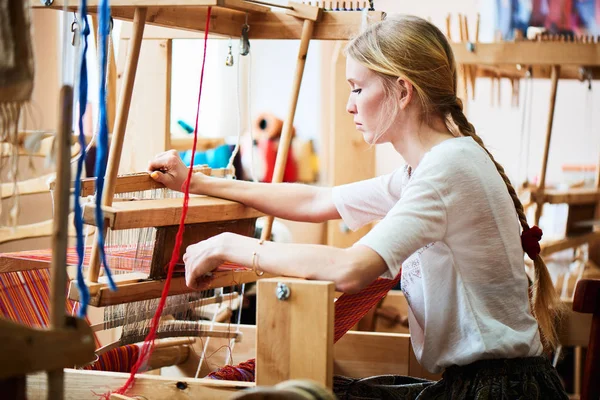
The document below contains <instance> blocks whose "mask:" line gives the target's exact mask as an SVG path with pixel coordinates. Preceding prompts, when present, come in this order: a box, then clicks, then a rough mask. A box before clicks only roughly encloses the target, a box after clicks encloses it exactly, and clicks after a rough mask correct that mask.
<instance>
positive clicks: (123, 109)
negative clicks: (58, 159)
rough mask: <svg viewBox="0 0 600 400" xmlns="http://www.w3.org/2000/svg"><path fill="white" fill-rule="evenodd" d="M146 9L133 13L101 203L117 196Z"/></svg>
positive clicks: (94, 256) (96, 265) (96, 267)
mask: <svg viewBox="0 0 600 400" xmlns="http://www.w3.org/2000/svg"><path fill="white" fill-rule="evenodd" d="M146 11H147V9H146V8H143V7H138V8H136V9H135V13H134V15H133V34H132V36H131V49H130V52H129V54H128V55H127V61H126V64H125V74H124V76H123V89H122V91H121V96H120V98H119V108H118V110H117V117H116V121H115V129H114V132H113V136H112V141H111V144H110V152H109V154H108V157H109V159H108V165H107V170H106V176H105V183H104V193H103V196H102V205H104V206H110V205H112V201H113V197H114V188H115V182H116V179H117V174H118V172H119V162H120V160H121V151H122V150H123V139H124V137H125V129H126V127H127V118H128V116H129V106H130V105H131V96H132V94H133V85H134V83H135V73H136V70H137V65H138V60H139V57H140V47H141V45H142V38H143V36H144V25H145V23H146ZM105 230H106V227H105ZM96 235H98V232H96ZM96 235H94V237H95V239H96V240H94V244H93V246H92V253H91V258H90V269H89V271H88V280H89V281H90V282H98V275H99V274H100V254H99V249H98V244H97V243H98V241H97V236H96Z"/></svg>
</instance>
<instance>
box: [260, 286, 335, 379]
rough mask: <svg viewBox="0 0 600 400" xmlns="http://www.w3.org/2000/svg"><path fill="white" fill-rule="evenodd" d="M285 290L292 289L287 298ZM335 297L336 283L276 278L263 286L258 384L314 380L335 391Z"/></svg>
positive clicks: (261, 289) (261, 290)
mask: <svg viewBox="0 0 600 400" xmlns="http://www.w3.org/2000/svg"><path fill="white" fill-rule="evenodd" d="M281 285H285V286H284V287H282V286H281ZM284 288H287V289H288V290H289V292H288V295H289V297H287V298H286V297H282V296H278V294H277V293H278V292H279V293H282V292H285V290H284ZM333 295H334V285H333V282H324V281H305V280H302V279H293V278H273V279H266V280H262V281H260V282H259V283H258V296H257V305H258V307H257V312H256V325H257V326H258V327H259V329H258V331H257V334H256V384H257V385H263V386H265V385H266V386H270V385H275V384H277V383H279V382H282V381H285V380H288V379H312V380H314V381H316V382H317V383H320V384H322V385H325V386H327V387H329V388H331V386H332V383H333V314H334V309H333V306H334V302H333ZM309 315H310V323H307V320H306V318H307V316H309ZM261 327H262V328H261ZM272 327H277V328H278V329H271V328H272ZM307 354H310V355H311V356H310V357H307Z"/></svg>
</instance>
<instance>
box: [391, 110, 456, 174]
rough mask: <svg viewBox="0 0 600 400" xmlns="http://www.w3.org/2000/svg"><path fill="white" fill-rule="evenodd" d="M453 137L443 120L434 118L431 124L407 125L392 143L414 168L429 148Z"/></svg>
mask: <svg viewBox="0 0 600 400" xmlns="http://www.w3.org/2000/svg"><path fill="white" fill-rule="evenodd" d="M453 137H455V136H454V135H453V134H452V133H451V132H450V131H449V130H448V128H447V127H446V124H445V123H444V121H443V120H442V119H441V118H436V119H435V120H434V121H432V123H431V124H426V123H424V122H418V123H414V124H413V125H412V126H407V127H406V129H404V132H403V134H401V135H398V138H397V139H396V140H394V141H392V145H393V146H394V149H396V151H397V152H398V153H400V155H401V156H402V158H403V159H404V160H405V161H406V162H407V163H408V165H410V166H411V168H412V169H413V170H414V169H415V168H417V166H418V165H419V163H420V162H421V160H422V159H423V157H424V156H425V154H426V153H427V152H428V151H429V150H431V148H433V147H434V146H436V145H438V144H440V143H442V142H443V141H445V140H448V139H451V138H453Z"/></svg>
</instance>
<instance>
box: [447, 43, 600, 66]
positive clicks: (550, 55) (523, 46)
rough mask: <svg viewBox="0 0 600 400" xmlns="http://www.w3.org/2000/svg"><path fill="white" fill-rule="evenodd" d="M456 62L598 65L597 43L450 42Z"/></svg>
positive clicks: (599, 64) (599, 62) (525, 64)
mask: <svg viewBox="0 0 600 400" xmlns="http://www.w3.org/2000/svg"><path fill="white" fill-rule="evenodd" d="M451 46H452V51H453V52H454V56H455V58H456V62H457V63H459V64H487V65H507V64H512V65H517V64H521V65H523V66H527V65H546V66H551V65H561V67H562V66H568V65H571V66H588V67H592V66H596V67H598V66H600V43H579V42H548V41H520V42H500V43H474V44H473V46H474V47H473V51H470V49H469V45H468V44H467V43H451Z"/></svg>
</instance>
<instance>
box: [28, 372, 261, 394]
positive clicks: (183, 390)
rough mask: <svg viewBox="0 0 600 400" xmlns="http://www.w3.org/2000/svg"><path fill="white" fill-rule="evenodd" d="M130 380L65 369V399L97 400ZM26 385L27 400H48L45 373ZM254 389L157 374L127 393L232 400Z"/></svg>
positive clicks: (137, 381)
mask: <svg viewBox="0 0 600 400" xmlns="http://www.w3.org/2000/svg"><path fill="white" fill-rule="evenodd" d="M127 378H129V374H128V373H119V372H103V371H81V370H73V369H65V399H66V400H97V399H98V393H106V392H108V391H110V390H115V389H117V388H119V387H121V386H123V384H124V383H125V381H127ZM27 383H28V385H27V395H28V398H31V399H38V398H45V397H44V394H45V393H46V376H45V374H35V375H30V376H28V377H27ZM254 386H255V385H254V383H251V382H230V381H217V380H214V379H193V378H185V379H179V380H178V379H172V378H167V377H162V376H157V375H148V374H139V375H137V376H136V378H135V384H134V386H133V388H132V389H131V390H130V391H129V392H127V395H128V396H133V397H134V398H145V399H148V400H158V399H172V400H188V399H203V400H221V399H226V398H230V397H233V396H234V395H235V394H236V393H237V392H238V391H240V390H243V389H247V388H252V387H254ZM136 396H137V397H136Z"/></svg>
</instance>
